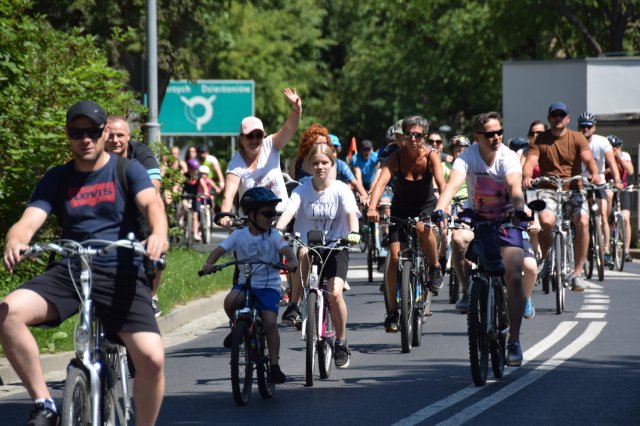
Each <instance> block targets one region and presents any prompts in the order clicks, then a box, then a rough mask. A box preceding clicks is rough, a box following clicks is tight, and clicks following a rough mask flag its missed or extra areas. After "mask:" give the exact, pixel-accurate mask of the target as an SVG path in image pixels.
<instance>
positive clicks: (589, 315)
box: [576, 312, 607, 319]
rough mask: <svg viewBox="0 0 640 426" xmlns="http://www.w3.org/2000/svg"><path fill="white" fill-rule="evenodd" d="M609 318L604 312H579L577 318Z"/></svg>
mask: <svg viewBox="0 0 640 426" xmlns="http://www.w3.org/2000/svg"><path fill="white" fill-rule="evenodd" d="M605 316H607V314H606V313H604V312H578V313H577V314H576V318H578V319H604V317H605Z"/></svg>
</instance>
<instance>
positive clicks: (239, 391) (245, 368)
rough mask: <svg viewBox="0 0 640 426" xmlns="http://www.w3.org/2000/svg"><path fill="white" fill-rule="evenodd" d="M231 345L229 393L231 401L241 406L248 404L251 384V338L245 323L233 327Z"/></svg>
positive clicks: (239, 322)
mask: <svg viewBox="0 0 640 426" xmlns="http://www.w3.org/2000/svg"><path fill="white" fill-rule="evenodd" d="M232 342H233V343H232V345H231V391H232V393H233V400H234V401H235V402H236V404H238V405H240V406H242V405H247V404H248V403H249V398H250V397H251V385H252V383H253V362H252V361H251V338H250V337H249V324H248V322H247V321H237V322H236V324H235V325H234V326H233V340H232Z"/></svg>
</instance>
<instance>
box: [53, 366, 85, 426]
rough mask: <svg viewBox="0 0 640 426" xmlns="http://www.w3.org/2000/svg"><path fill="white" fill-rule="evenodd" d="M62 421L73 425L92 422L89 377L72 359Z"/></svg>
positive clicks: (65, 386) (80, 425)
mask: <svg viewBox="0 0 640 426" xmlns="http://www.w3.org/2000/svg"><path fill="white" fill-rule="evenodd" d="M60 422H61V423H60V424H63V425H71V426H87V425H89V424H90V423H91V396H90V394H89V378H88V377H87V373H86V372H85V371H84V369H82V368H81V367H78V365H77V364H76V362H75V361H71V364H69V366H68V367H67V378H66V380H65V382H64V395H63V397H62V416H61V418H60Z"/></svg>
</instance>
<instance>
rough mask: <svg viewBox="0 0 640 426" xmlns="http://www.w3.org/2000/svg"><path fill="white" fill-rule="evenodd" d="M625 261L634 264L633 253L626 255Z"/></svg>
mask: <svg viewBox="0 0 640 426" xmlns="http://www.w3.org/2000/svg"><path fill="white" fill-rule="evenodd" d="M624 261H625V262H633V257H632V256H631V253H629V252H626V253H625V254H624Z"/></svg>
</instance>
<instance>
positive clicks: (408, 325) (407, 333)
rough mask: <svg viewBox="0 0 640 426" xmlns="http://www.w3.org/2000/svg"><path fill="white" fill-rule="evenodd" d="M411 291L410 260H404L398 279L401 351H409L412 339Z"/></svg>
mask: <svg viewBox="0 0 640 426" xmlns="http://www.w3.org/2000/svg"><path fill="white" fill-rule="evenodd" d="M412 317H413V293H412V291H411V262H410V261H409V260H405V261H404V263H403V266H402V275H401V280H400V340H401V344H402V352H403V353H407V352H411V343H412V340H413V318H412Z"/></svg>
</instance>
